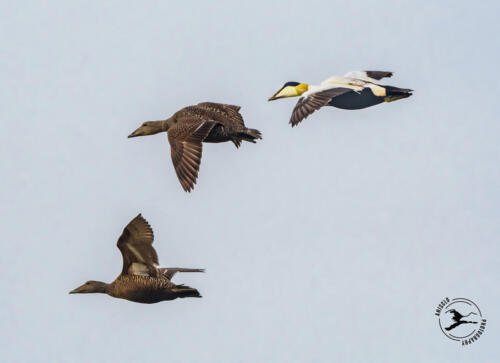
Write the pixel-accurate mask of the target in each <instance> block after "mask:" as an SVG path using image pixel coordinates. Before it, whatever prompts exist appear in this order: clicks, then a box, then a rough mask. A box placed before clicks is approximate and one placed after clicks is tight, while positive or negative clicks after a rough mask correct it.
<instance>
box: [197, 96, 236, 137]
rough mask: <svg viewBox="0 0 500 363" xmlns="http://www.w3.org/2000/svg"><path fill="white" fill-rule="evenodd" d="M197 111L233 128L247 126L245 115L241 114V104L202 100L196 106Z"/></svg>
mask: <svg viewBox="0 0 500 363" xmlns="http://www.w3.org/2000/svg"><path fill="white" fill-rule="evenodd" d="M195 107H196V109H197V111H198V112H200V113H203V114H204V116H206V117H208V118H210V119H211V120H213V121H216V122H219V123H221V124H222V125H224V126H226V127H229V128H231V129H235V130H239V129H244V128H245V122H244V121H243V116H241V114H240V112H239V111H240V108H241V107H240V106H235V105H227V104H224V103H215V102H202V103H199V104H198V105H196V106H195Z"/></svg>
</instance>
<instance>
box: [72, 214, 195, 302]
mask: <svg viewBox="0 0 500 363" xmlns="http://www.w3.org/2000/svg"><path fill="white" fill-rule="evenodd" d="M153 239H154V235H153V230H152V229H151V226H150V225H149V223H148V222H147V221H146V220H145V219H144V218H143V217H142V215H141V214H139V215H138V216H137V217H135V218H134V219H132V221H131V222H130V223H129V224H128V225H127V226H126V227H125V229H124V230H123V233H122V235H121V236H120V238H119V239H118V243H117V246H118V248H119V249H120V252H121V253H122V256H123V268H122V272H121V274H120V275H119V276H118V277H117V278H116V279H115V281H113V282H112V283H109V284H107V283H104V282H100V281H87V282H86V283H85V284H83V285H82V286H80V287H78V288H76V289H74V290H73V291H70V294H87V293H103V294H108V295H110V296H112V297H116V298H120V299H126V300H130V301H134V302H138V303H144V304H153V303H157V302H160V301H164V300H174V299H177V298H178V297H180V298H184V297H201V295H200V293H199V292H198V290H196V289H194V288H192V287H189V286H185V285H176V284H174V283H173V282H172V277H173V276H174V275H175V274H176V273H177V272H204V271H205V270H203V269H197V268H180V267H168V268H159V267H157V266H158V255H157V254H156V251H155V249H154V248H153Z"/></svg>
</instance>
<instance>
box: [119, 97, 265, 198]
mask: <svg viewBox="0 0 500 363" xmlns="http://www.w3.org/2000/svg"><path fill="white" fill-rule="evenodd" d="M239 110H240V106H233V105H226V104H221V103H213V102H203V103H199V104H198V105H196V106H188V107H184V108H183V109H181V110H179V111H177V112H176V113H175V114H174V115H173V116H172V117H170V118H168V119H166V120H163V121H147V122H144V123H143V124H142V126H141V127H139V128H138V129H137V130H135V131H134V132H133V133H131V134H130V135H129V136H128V137H136V136H144V135H154V134H157V133H159V132H167V134H168V141H169V142H170V147H171V157H172V162H173V163H174V168H175V172H176V173H177V177H178V178H179V181H180V183H181V185H182V188H183V189H184V190H185V191H186V192H191V190H192V189H193V188H194V184H196V179H197V178H198V170H199V168H200V161H201V152H202V142H214V143H215V142H225V141H231V142H233V143H234V145H235V146H236V147H237V148H238V147H240V145H241V141H242V140H245V141H248V142H252V143H255V140H256V139H262V134H261V133H260V131H259V130H255V129H249V128H246V127H245V123H244V122H243V117H242V116H241V114H240V113H239Z"/></svg>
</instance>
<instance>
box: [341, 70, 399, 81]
mask: <svg viewBox="0 0 500 363" xmlns="http://www.w3.org/2000/svg"><path fill="white" fill-rule="evenodd" d="M344 77H347V78H356V79H361V80H363V81H367V82H373V83H377V81H379V80H381V79H382V78H386V77H387V78H388V77H392V72H386V71H354V72H348V73H346V74H345V75H344Z"/></svg>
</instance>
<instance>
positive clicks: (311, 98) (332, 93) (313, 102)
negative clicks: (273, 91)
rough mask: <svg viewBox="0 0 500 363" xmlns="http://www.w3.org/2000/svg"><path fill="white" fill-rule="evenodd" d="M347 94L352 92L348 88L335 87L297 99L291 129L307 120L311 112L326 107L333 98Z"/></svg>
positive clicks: (291, 119)
mask: <svg viewBox="0 0 500 363" xmlns="http://www.w3.org/2000/svg"><path fill="white" fill-rule="evenodd" d="M347 92H354V91H353V90H351V89H349V88H343V87H335V88H330V89H327V90H324V91H320V92H316V93H311V94H309V95H307V96H305V97H301V98H299V101H298V102H297V104H296V105H295V107H294V109H293V112H292V117H291V118H290V124H291V125H292V127H294V126H297V125H298V124H299V123H300V122H301V121H302V120H304V119H305V118H307V117H308V116H309V115H311V114H312V113H313V112H315V111H317V110H319V109H320V108H321V107H323V106H326V105H327V104H328V102H330V100H331V99H332V98H334V97H337V96H340V95H342V94H344V93H347Z"/></svg>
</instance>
